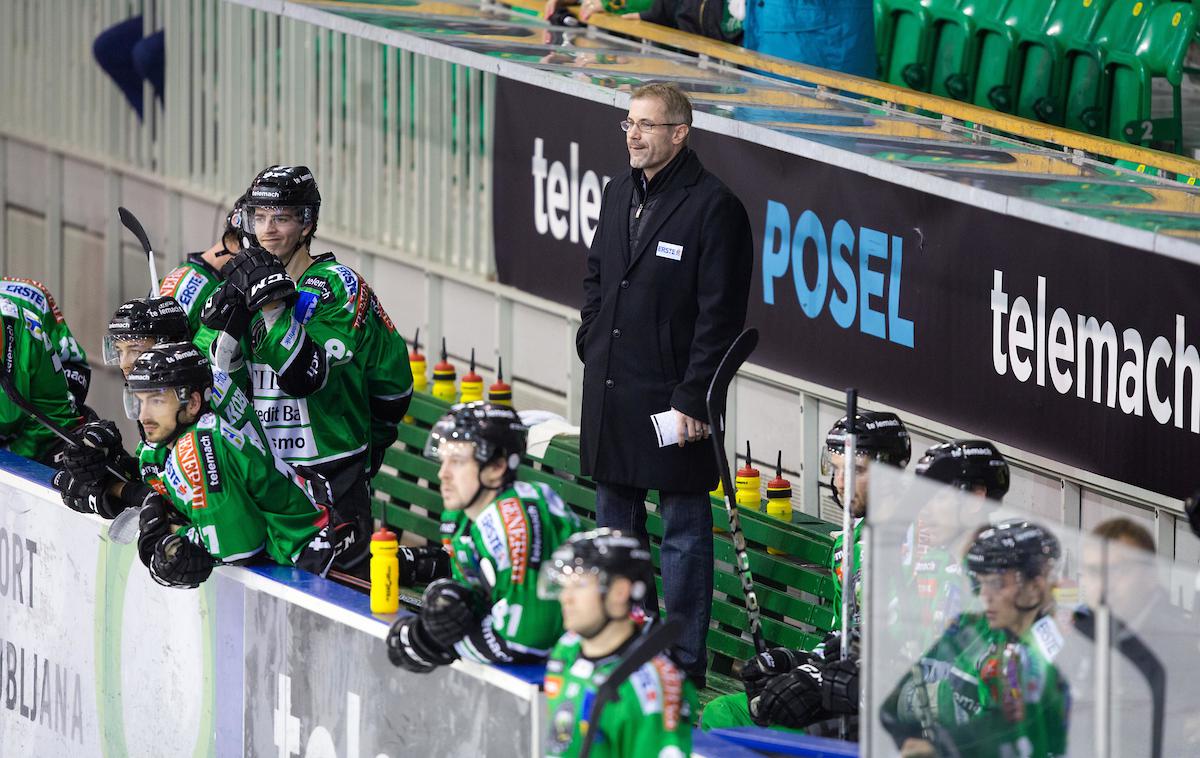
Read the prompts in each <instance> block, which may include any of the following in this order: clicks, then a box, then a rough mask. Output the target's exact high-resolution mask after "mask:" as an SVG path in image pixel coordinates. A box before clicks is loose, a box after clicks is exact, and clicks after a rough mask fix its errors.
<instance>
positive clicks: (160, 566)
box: [150, 534, 216, 589]
mask: <svg viewBox="0 0 1200 758" xmlns="http://www.w3.org/2000/svg"><path fill="white" fill-rule="evenodd" d="M215 565H216V561H214V560H213V557H212V556H211V555H209V553H208V551H207V550H205V549H204V547H203V546H202V545H197V544H196V543H195V542H192V541H191V540H188V539H184V538H183V537H181V536H180V535H178V534H168V535H166V536H165V537H162V538H160V539H159V540H158V542H156V543H155V544H154V551H153V553H152V554H151V557H150V576H152V577H153V578H154V581H156V582H158V583H159V584H161V585H162V586H164V587H180V588H184V589H194V588H196V587H199V586H200V583H201V582H203V581H204V580H205V579H207V578H208V577H209V576H210V575H211V574H212V570H213V566H215Z"/></svg>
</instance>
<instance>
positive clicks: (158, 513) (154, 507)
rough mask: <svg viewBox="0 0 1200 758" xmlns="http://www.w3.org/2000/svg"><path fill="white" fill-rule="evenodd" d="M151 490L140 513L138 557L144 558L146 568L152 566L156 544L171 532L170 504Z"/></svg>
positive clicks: (143, 562) (143, 563)
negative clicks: (151, 559) (151, 561)
mask: <svg viewBox="0 0 1200 758" xmlns="http://www.w3.org/2000/svg"><path fill="white" fill-rule="evenodd" d="M143 486H144V485H143ZM151 492H152V494H151V495H149V496H147V497H145V498H144V502H143V505H144V506H145V507H143V508H142V512H141V513H140V514H138V530H139V531H138V557H139V558H141V559H142V565H143V566H145V567H146V568H150V558H151V557H152V556H153V555H154V548H155V545H157V544H158V542H159V540H161V539H163V538H164V537H166V536H168V535H170V534H171V516H170V514H169V513H168V512H167V511H168V508H169V506H168V505H167V504H166V502H164V501H163V499H162V496H161V495H159V494H158V493H155V492H153V491H151Z"/></svg>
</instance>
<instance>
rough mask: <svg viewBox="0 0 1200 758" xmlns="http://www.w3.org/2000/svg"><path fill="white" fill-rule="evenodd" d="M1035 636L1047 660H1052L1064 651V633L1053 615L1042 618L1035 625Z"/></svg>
mask: <svg viewBox="0 0 1200 758" xmlns="http://www.w3.org/2000/svg"><path fill="white" fill-rule="evenodd" d="M1033 638H1034V639H1035V640H1037V643H1038V647H1039V648H1040V649H1041V653H1042V655H1043V656H1044V657H1045V658H1046V660H1049V661H1052V660H1054V659H1055V658H1057V657H1058V654H1059V653H1061V652H1062V648H1063V635H1062V632H1061V631H1059V629H1058V625H1057V624H1055V623H1054V618H1053V617H1051V616H1046V617H1044V618H1041V619H1039V620H1038V621H1037V623H1035V624H1034V625H1033Z"/></svg>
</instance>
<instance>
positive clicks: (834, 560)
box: [829, 519, 863, 629]
mask: <svg viewBox="0 0 1200 758" xmlns="http://www.w3.org/2000/svg"><path fill="white" fill-rule="evenodd" d="M862 530H863V520H862V519H857V520H856V521H855V523H854V529H853V532H854V570H853V571H852V572H851V578H850V587H851V588H852V589H853V594H852V595H851V597H850V628H851V629H858V628H859V624H860V622H861V621H862V578H863V570H862V562H863V550H862ZM834 535H835V536H834V539H833V554H832V556H831V557H830V560H829V571H830V574H831V576H832V577H833V580H834V581H833V628H834V629H841V628H842V556H843V554H844V549H843V547H842V545H843V543H844V542H845V540H844V535H843V534H842V533H841V532H834Z"/></svg>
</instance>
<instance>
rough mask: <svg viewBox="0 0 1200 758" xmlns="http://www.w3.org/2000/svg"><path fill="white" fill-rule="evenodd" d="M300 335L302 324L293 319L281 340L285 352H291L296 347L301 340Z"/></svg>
mask: <svg viewBox="0 0 1200 758" xmlns="http://www.w3.org/2000/svg"><path fill="white" fill-rule="evenodd" d="M300 334H301V331H300V322H299V321H297V320H296V319H294V318H293V319H292V320H291V322H290V323H289V324H288V330H287V331H286V332H284V333H283V337H282V338H281V339H280V340H279V344H280V345H282V346H283V348H284V349H285V350H291V349H292V348H294V347H295V346H296V341H297V340H299V339H300Z"/></svg>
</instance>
